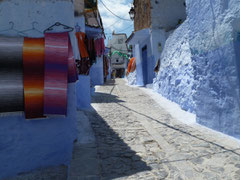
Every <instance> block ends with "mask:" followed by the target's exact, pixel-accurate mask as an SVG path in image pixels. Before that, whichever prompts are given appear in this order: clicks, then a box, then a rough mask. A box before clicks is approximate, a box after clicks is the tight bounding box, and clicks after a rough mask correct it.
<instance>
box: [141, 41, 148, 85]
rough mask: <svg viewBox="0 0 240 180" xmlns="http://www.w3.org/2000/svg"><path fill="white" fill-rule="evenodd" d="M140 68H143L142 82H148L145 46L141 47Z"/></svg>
mask: <svg viewBox="0 0 240 180" xmlns="http://www.w3.org/2000/svg"><path fill="white" fill-rule="evenodd" d="M142 70H143V83H144V85H146V84H147V83H148V62H147V46H144V47H143V48H142Z"/></svg>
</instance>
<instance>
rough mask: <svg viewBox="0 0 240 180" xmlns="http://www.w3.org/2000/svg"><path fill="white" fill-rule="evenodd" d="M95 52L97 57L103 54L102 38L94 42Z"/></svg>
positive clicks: (103, 44)
mask: <svg viewBox="0 0 240 180" xmlns="http://www.w3.org/2000/svg"><path fill="white" fill-rule="evenodd" d="M95 50H96V54H97V56H99V57H100V56H101V55H104V54H105V43H104V38H98V39H96V40H95Z"/></svg>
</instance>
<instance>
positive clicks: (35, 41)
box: [23, 38, 44, 119]
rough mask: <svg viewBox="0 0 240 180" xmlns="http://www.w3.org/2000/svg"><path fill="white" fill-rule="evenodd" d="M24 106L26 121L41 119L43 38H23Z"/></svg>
mask: <svg viewBox="0 0 240 180" xmlns="http://www.w3.org/2000/svg"><path fill="white" fill-rule="evenodd" d="M23 71H24V73H23V74H24V105H25V116H26V119H30V118H41V117H43V88H44V38H24V45H23Z"/></svg>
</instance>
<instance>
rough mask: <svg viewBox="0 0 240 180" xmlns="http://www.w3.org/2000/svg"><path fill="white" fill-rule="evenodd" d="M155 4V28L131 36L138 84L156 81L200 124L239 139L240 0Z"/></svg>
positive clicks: (163, 92)
mask: <svg viewBox="0 0 240 180" xmlns="http://www.w3.org/2000/svg"><path fill="white" fill-rule="evenodd" d="M151 3H152V7H153V9H152V12H151V15H152V17H151V19H152V25H151V27H150V28H148V29H143V30H140V31H137V32H134V34H133V35H132V37H130V38H129V40H128V43H129V44H132V45H133V47H134V48H133V49H134V56H135V57H136V58H137V75H136V85H139V86H142V85H145V84H148V83H153V89H154V91H156V92H158V93H159V94H161V95H162V96H164V97H166V98H167V99H169V100H171V101H173V102H175V103H177V104H179V105H180V106H181V108H182V109H183V110H186V111H189V112H192V113H195V114H196V117H197V119H196V120H197V123H199V124H202V125H204V126H207V127H209V128H212V129H214V130H217V131H220V132H222V133H225V134H228V135H231V136H233V137H236V138H240V128H239V127H240V102H239V99H240V97H239V96H240V94H239V93H240V80H239V79H240V76H239V74H240V70H239V69H240V66H239V64H240V63H239V62H240V54H239V52H240V45H239V44H240V43H239V42H240V2H239V1H238V0H216V1H209V0H203V1H201V2H199V1H195V0H186V1H184V0H182V1H181V0H178V1H171V0H170V1H169V0H163V1H161V2H158V4H154V3H155V1H151ZM171 3H173V4H172V5H170V4H171ZM161 7H163V9H162V8H161ZM154 15H155V16H154ZM180 19H181V20H180ZM157 27H158V28H157ZM159 43H160V44H159ZM145 47H147V48H145ZM145 49H147V50H145ZM146 53H147V55H146ZM144 59H146V60H147V62H144ZM157 59H160V62H161V63H160V69H159V72H158V73H157V74H154V72H153V67H154V65H155V63H156V61H157ZM149 67H150V68H149ZM149 69H150V72H149V71H147V70H149ZM146 72H147V73H146ZM145 74H147V76H146V75H145Z"/></svg>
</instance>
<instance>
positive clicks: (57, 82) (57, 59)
mask: <svg viewBox="0 0 240 180" xmlns="http://www.w3.org/2000/svg"><path fill="white" fill-rule="evenodd" d="M68 43H69V37H68V33H67V32H66V33H46V34H45V74H44V79H45V83H44V114H45V115H49V114H58V115H67V85H68V52H69V49H68V45H69V44H68Z"/></svg>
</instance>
